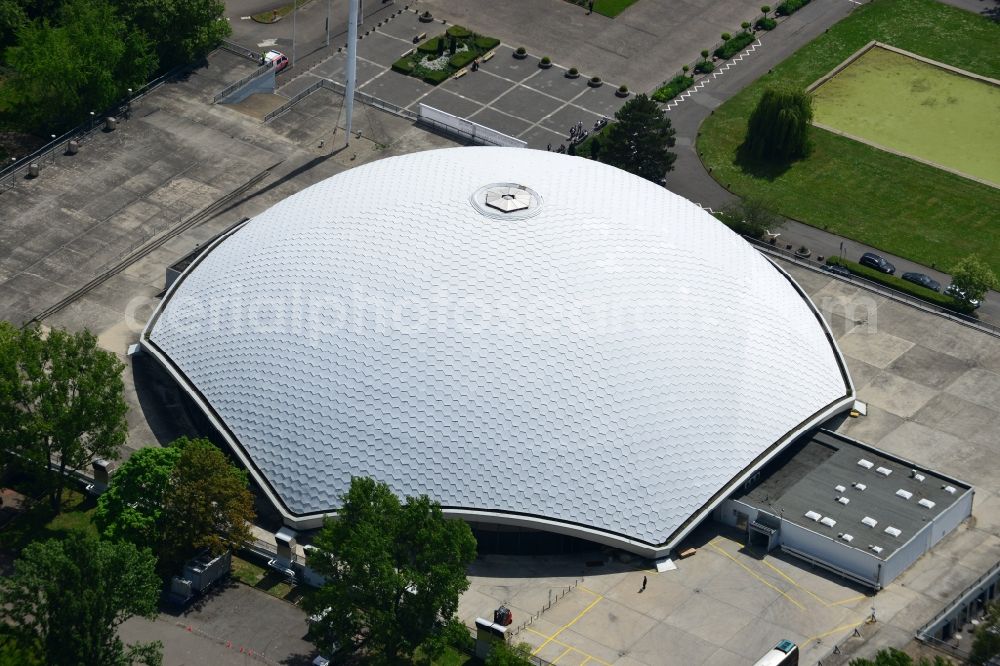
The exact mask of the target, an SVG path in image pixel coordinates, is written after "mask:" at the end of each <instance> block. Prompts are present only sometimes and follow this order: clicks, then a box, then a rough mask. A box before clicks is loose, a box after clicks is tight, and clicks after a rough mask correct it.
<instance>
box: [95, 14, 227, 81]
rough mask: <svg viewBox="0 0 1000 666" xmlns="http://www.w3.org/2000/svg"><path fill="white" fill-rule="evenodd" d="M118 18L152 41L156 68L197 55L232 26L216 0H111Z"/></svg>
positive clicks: (216, 44)
mask: <svg viewBox="0 0 1000 666" xmlns="http://www.w3.org/2000/svg"><path fill="white" fill-rule="evenodd" d="M113 2H114V3H115V5H116V6H117V7H118V9H119V11H120V13H121V15H122V17H124V18H125V20H126V21H127V22H128V23H129V24H130V25H132V26H134V27H135V28H137V29H139V30H141V31H142V32H143V33H145V34H146V35H149V36H150V38H151V39H152V40H153V43H154V46H155V50H156V56H157V58H158V59H159V65H160V69H163V70H166V69H170V68H171V67H176V66H177V65H183V64H186V63H189V62H193V61H195V60H197V59H198V58H201V57H202V56H204V55H205V54H206V53H208V52H209V51H211V50H212V49H214V48H215V47H216V46H218V44H219V42H220V41H221V40H222V39H223V38H225V37H228V36H229V34H230V32H232V29H231V28H230V27H229V22H228V21H226V20H225V19H224V18H223V16H224V14H225V10H226V6H225V4H224V3H223V2H221V1H220V0H113Z"/></svg>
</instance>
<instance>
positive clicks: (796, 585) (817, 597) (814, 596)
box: [761, 559, 830, 608]
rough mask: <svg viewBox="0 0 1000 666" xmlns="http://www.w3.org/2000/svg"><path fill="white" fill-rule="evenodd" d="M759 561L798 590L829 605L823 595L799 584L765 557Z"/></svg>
mask: <svg viewBox="0 0 1000 666" xmlns="http://www.w3.org/2000/svg"><path fill="white" fill-rule="evenodd" d="M761 562H763V563H764V564H766V565H767V566H768V567H770V568H771V570H772V571H774V572H775V573H776V574H778V575H779V576H781V577H782V578H784V579H785V580H787V581H788V582H789V583H791V584H792V585H794V586H795V587H797V588H799V589H800V590H802V591H803V592H805V593H806V594H808V595H809V596H810V597H812V598H813V599H815V600H816V601H818V602H820V603H821V604H823V605H824V606H826V607H827V608H829V607H830V602H829V601H827V600H826V599H824V598H823V597H821V596H819V595H818V594H816V593H815V592H813V591H812V590H810V589H809V588H808V587H806V586H804V585H799V584H798V583H796V582H795V581H794V580H792V578H791V577H790V576H788V575H786V574H785V572H784V571H782V570H781V569H779V568H778V567H776V566H774V565H773V564H771V563H770V562H768V561H767V559H763V560H761Z"/></svg>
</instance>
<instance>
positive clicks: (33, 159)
mask: <svg viewBox="0 0 1000 666" xmlns="http://www.w3.org/2000/svg"><path fill="white" fill-rule="evenodd" d="M189 67H191V65H181V66H179V67H175V68H173V69H172V70H170V71H169V72H166V73H165V74H161V75H160V76H158V77H156V78H155V79H153V80H152V81H149V82H148V83H146V84H145V85H144V86H142V87H141V88H139V89H138V90H136V91H135V92H133V93H132V95H131V96H130V97H129V96H127V97H126V98H125V99H123V100H121V101H119V102H117V103H115V104H114V105H112V106H110V107H108V108H106V109H104V110H103V111H102V112H101V113H99V114H98V113H94V114H93V115H92V117H91V119H90V120H86V121H84V122H82V123H80V124H79V125H77V126H76V127H74V128H73V129H71V130H69V131H68V132H66V133H65V134H63V135H62V136H60V137H57V138H55V139H53V140H51V141H49V142H48V143H47V144H45V145H44V146H42V147H41V148H38V149H37V150H35V151H34V152H32V153H30V154H29V155H25V156H24V157H22V158H20V159H19V160H17V161H15V162H14V163H12V164H11V165H9V166H7V167H6V168H4V169H0V188H5V189H10V188H12V187H14V183H15V179H16V178H17V176H18V174H20V173H22V172H24V171H27V169H28V167H29V165H31V164H38V165H39V166H41V165H42V164H44V163H45V162H54V161H55V158H56V151H58V150H60V149H62V150H65V148H66V144H67V142H68V141H71V140H73V139H76V140H78V141H82V140H83V139H85V138H86V137H88V136H90V135H91V134H92V133H93V132H94V130H96V129H97V128H98V127H99V126H100V124H101V123H100V120H99V119H103V118H105V117H109V116H110V117H122V116H123V117H124V118H125V119H126V120H128V118H129V116H130V115H131V113H132V105H133V104H136V103H137V102H139V101H140V100H142V98H143V97H145V96H146V95H148V94H149V93H151V92H153V91H154V90H156V89H157V88H159V87H160V86H161V85H163V84H164V83H166V82H167V81H169V80H170V79H172V78H174V77H175V76H177V75H178V74H180V73H181V72H184V71H185V70H187V69H188V68H189Z"/></svg>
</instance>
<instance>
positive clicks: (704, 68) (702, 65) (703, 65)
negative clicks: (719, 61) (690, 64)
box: [694, 60, 715, 74]
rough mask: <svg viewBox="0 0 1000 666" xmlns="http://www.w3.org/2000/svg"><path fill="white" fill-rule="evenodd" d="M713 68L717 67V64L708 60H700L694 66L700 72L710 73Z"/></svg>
mask: <svg viewBox="0 0 1000 666" xmlns="http://www.w3.org/2000/svg"><path fill="white" fill-rule="evenodd" d="M713 69H715V65H713V64H712V63H711V62H710V61H708V60H702V61H701V62H699V63H698V64H697V65H695V66H694V71H696V72H698V73H699V74H708V73H709V72H711V71H712V70H713Z"/></svg>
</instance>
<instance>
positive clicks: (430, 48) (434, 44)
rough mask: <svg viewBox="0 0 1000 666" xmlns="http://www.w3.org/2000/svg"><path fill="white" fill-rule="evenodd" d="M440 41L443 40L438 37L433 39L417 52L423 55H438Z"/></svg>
mask: <svg viewBox="0 0 1000 666" xmlns="http://www.w3.org/2000/svg"><path fill="white" fill-rule="evenodd" d="M440 41H441V39H440V38H438V37H431V38H430V39H428V40H427V41H426V42H424V43H423V44H421V45H420V46H418V47H417V50H418V51H420V52H421V53H437V50H438V42H440Z"/></svg>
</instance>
